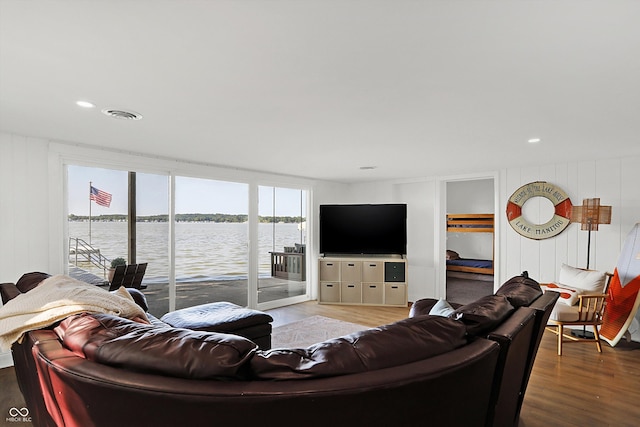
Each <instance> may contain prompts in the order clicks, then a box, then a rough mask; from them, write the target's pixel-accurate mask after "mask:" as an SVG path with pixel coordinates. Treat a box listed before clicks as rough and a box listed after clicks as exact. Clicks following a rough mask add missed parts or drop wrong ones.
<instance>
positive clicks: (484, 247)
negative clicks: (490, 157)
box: [444, 178, 496, 304]
mask: <svg viewBox="0 0 640 427" xmlns="http://www.w3.org/2000/svg"><path fill="white" fill-rule="evenodd" d="M445 192H446V224H447V227H446V231H445V249H446V255H445V257H446V262H445V263H444V265H445V266H446V272H445V292H446V297H447V300H448V301H450V302H456V303H459V304H467V303H469V302H473V301H475V300H477V299H478V298H481V297H483V296H485V295H491V294H492V293H493V289H494V281H495V271H496V270H495V269H496V266H495V180H494V178H478V179H465V180H455V181H448V182H446V191H445Z"/></svg>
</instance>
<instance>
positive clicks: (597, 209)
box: [571, 198, 611, 338]
mask: <svg viewBox="0 0 640 427" xmlns="http://www.w3.org/2000/svg"><path fill="white" fill-rule="evenodd" d="M571 222H579V223H580V224H581V227H580V229H581V230H587V231H588V232H589V235H588V237H587V270H588V269H589V259H590V258H591V232H592V231H598V225H599V224H611V206H601V205H600V198H595V199H583V200H582V206H574V207H573V208H572V209H571ZM586 329H587V328H586V327H583V328H582V331H575V330H574V331H571V335H573V336H576V337H579V338H594V336H593V332H588V331H587V330H586Z"/></svg>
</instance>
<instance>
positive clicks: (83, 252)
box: [69, 237, 110, 278]
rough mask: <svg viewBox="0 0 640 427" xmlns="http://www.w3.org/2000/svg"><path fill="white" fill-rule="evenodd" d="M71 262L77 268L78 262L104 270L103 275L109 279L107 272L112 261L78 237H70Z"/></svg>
mask: <svg viewBox="0 0 640 427" xmlns="http://www.w3.org/2000/svg"><path fill="white" fill-rule="evenodd" d="M69 261H70V262H72V263H73V264H74V265H75V266H78V262H85V263H90V264H92V265H94V266H96V267H98V268H100V269H102V272H103V275H104V277H105V278H106V277H107V270H108V268H109V263H110V261H109V260H108V259H107V258H106V257H105V256H104V255H102V254H101V253H100V249H96V248H94V247H93V246H91V245H90V244H89V243H87V242H85V241H84V240H82V239H79V238H77V237H69Z"/></svg>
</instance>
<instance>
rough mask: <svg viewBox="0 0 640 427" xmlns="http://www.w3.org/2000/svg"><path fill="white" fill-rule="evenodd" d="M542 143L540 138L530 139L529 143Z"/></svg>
mask: <svg viewBox="0 0 640 427" xmlns="http://www.w3.org/2000/svg"><path fill="white" fill-rule="evenodd" d="M540 141H542V140H541V139H540V138H531V139H529V140H528V141H527V142H528V143H529V144H537V143H538V142H540Z"/></svg>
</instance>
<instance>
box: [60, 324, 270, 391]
mask: <svg viewBox="0 0 640 427" xmlns="http://www.w3.org/2000/svg"><path fill="white" fill-rule="evenodd" d="M55 331H56V333H57V334H58V336H59V337H60V338H61V340H62V342H63V345H64V346H65V347H67V348H68V349H69V350H71V351H72V352H74V353H75V354H76V355H78V356H80V357H84V358H86V359H89V360H92V361H95V362H98V363H103V364H106V365H113V366H117V367H121V368H125V369H131V370H135V371H143V372H152V373H159V374H162V375H170V376H174V377H182V378H194V379H207V378H220V377H241V375H242V368H243V366H244V365H245V363H246V362H247V361H248V360H249V359H250V358H251V356H252V355H253V353H254V352H255V351H256V348H257V346H256V344H255V343H253V342H252V341H250V340H248V339H246V338H242V337H240V336H236V335H228V334H220V333H214V332H200V331H191V330H187V329H179V328H171V327H158V326H156V325H149V324H143V323H138V322H134V321H132V320H128V319H123V318H120V317H117V316H112V315H108V314H82V315H74V316H70V317H68V318H67V319H65V320H64V321H62V322H61V324H60V325H59V326H58V327H56V328H55Z"/></svg>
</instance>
